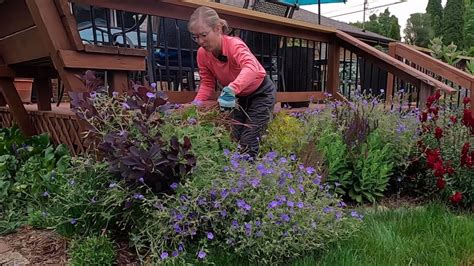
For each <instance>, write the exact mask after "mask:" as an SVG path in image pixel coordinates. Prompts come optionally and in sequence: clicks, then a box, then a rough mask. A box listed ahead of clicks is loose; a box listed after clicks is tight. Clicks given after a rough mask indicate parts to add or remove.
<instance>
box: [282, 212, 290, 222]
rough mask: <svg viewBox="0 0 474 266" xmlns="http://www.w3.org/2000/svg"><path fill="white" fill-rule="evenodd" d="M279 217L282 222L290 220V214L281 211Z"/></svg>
mask: <svg viewBox="0 0 474 266" xmlns="http://www.w3.org/2000/svg"><path fill="white" fill-rule="evenodd" d="M280 218H281V219H282V220H283V221H284V222H289V221H290V216H289V215H288V214H286V213H282V214H281V215H280Z"/></svg>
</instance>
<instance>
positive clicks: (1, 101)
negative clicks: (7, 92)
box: [0, 93, 7, 106]
mask: <svg viewBox="0 0 474 266" xmlns="http://www.w3.org/2000/svg"><path fill="white" fill-rule="evenodd" d="M6 105H7V101H6V100H5V97H3V93H0V106H6Z"/></svg>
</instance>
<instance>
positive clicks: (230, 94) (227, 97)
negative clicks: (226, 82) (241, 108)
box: [217, 86, 237, 110]
mask: <svg viewBox="0 0 474 266" xmlns="http://www.w3.org/2000/svg"><path fill="white" fill-rule="evenodd" d="M236 100H237V98H235V92H234V89H232V87H230V86H225V87H224V89H222V93H221V95H220V96H219V99H217V102H218V103H219V107H220V108H221V109H224V110H225V109H232V108H234V107H235V104H236Z"/></svg>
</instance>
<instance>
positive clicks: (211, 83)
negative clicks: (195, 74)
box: [188, 7, 276, 157]
mask: <svg viewBox="0 0 474 266" xmlns="http://www.w3.org/2000/svg"><path fill="white" fill-rule="evenodd" d="M188 29H189V31H190V32H191V34H192V38H193V40H194V41H196V42H197V43H198V44H199V46H200V48H199V49H198V52H197V63H198V67H199V75H200V77H201V82H200V85H199V90H198V93H197V95H196V98H195V99H194V101H195V102H198V101H206V100H208V99H209V97H210V96H211V95H212V93H213V92H214V90H215V87H216V80H217V82H219V83H220V84H221V85H222V86H224V88H223V89H222V92H221V94H220V96H219V99H218V100H217V101H218V103H219V106H220V108H221V110H222V109H224V110H229V109H232V114H233V117H234V119H236V120H238V121H239V122H242V123H244V124H246V125H248V126H249V127H245V126H234V127H233V129H232V136H233V137H234V138H235V139H237V140H238V141H239V144H240V146H241V147H242V149H243V151H244V152H246V153H248V154H249V155H250V156H251V157H255V156H256V155H257V153H258V147H259V139H260V135H261V133H262V131H263V130H264V129H265V128H266V126H267V124H268V122H269V121H270V117H271V116H272V113H273V107H274V105H275V95H276V88H275V84H273V82H272V81H271V79H270V78H269V77H268V76H267V75H266V72H265V69H264V68H263V66H262V65H261V64H260V63H259V62H258V60H257V59H256V58H255V56H254V55H253V54H252V52H250V49H249V48H248V47H247V45H246V44H245V43H244V42H243V41H242V40H241V39H239V38H237V37H230V36H227V35H226V34H227V33H228V30H229V27H228V25H227V22H226V21H225V20H223V19H220V18H219V15H218V14H217V12H216V11H215V10H214V9H212V8H209V7H199V8H198V9H196V10H195V11H194V13H193V14H192V15H191V18H190V20H189V23H188ZM237 104H238V105H239V107H238V108H235V109H233V108H234V107H236V106H237Z"/></svg>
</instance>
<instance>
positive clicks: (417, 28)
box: [403, 13, 433, 47]
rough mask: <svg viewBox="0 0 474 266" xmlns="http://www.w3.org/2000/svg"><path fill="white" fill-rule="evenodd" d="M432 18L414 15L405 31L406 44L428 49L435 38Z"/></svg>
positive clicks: (420, 14)
mask: <svg viewBox="0 0 474 266" xmlns="http://www.w3.org/2000/svg"><path fill="white" fill-rule="evenodd" d="M432 31H433V29H432V27H431V22H430V16H429V15H428V14H423V13H414V14H411V15H410V18H409V19H408V20H407V25H406V27H405V29H404V30H403V33H404V34H405V37H404V38H405V42H406V43H408V44H413V45H417V46H420V47H428V45H429V43H430V39H431V38H432V36H433V32H432Z"/></svg>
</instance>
